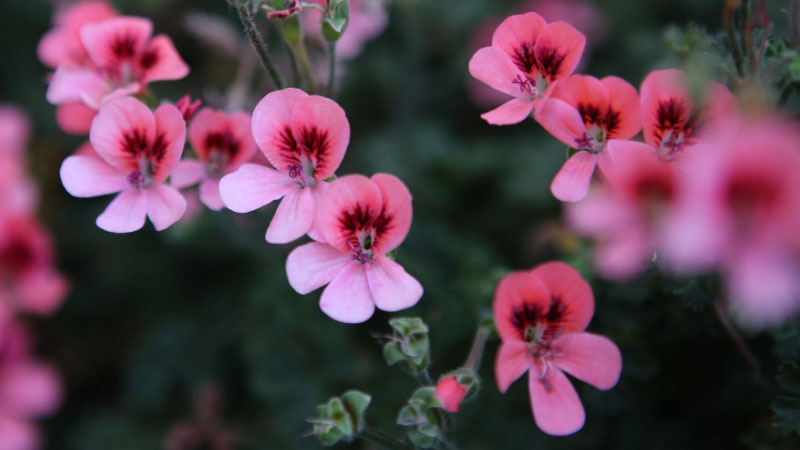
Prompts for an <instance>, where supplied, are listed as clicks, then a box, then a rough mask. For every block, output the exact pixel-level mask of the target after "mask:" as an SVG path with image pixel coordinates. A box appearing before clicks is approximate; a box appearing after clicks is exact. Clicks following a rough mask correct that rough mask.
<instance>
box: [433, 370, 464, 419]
mask: <svg viewBox="0 0 800 450" xmlns="http://www.w3.org/2000/svg"><path fill="white" fill-rule="evenodd" d="M468 390H469V386H463V385H462V384H461V383H459V382H458V377H455V376H451V377H446V378H443V379H441V380H439V382H438V383H436V391H434V395H435V396H436V398H438V399H439V401H440V402H442V405H443V406H442V409H444V410H445V411H447V412H451V413H456V412H458V408H459V406H461V400H463V399H464V396H465V395H467V391H468Z"/></svg>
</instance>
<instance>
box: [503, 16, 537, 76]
mask: <svg viewBox="0 0 800 450" xmlns="http://www.w3.org/2000/svg"><path fill="white" fill-rule="evenodd" d="M545 25H546V22H545V20H544V19H543V18H542V16H540V15H539V14H536V13H534V12H530V13H526V14H517V15H514V16H510V17H508V18H507V19H505V20H504V21H503V23H501V24H500V25H499V26H498V27H497V29H496V30H495V31H494V35H492V47H494V48H496V49H499V50H502V51H503V52H504V53H505V54H506V55H508V57H509V58H513V57H514V56H515V55H516V52H517V51H518V50H519V49H520V48H521V47H522V46H523V45H531V46H532V45H534V44H535V43H536V40H537V39H538V37H539V33H540V32H541V31H542V29H543V28H544V27H545ZM512 78H513V77H512ZM492 87H494V86H492Z"/></svg>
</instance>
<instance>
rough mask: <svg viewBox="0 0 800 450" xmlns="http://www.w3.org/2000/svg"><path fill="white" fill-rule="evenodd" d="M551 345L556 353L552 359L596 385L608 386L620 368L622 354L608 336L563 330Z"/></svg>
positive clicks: (613, 384)
mask: <svg viewBox="0 0 800 450" xmlns="http://www.w3.org/2000/svg"><path fill="white" fill-rule="evenodd" d="M553 346H554V347H556V348H558V351H559V353H560V354H561V355H562V356H559V357H558V358H556V359H553V363H554V364H555V365H556V366H557V367H558V368H559V369H561V370H563V371H565V372H567V373H568V374H570V375H572V376H573V377H575V378H578V379H579V380H581V381H585V382H587V383H589V384H591V385H592V386H594V387H596V388H598V389H603V390H607V389H611V388H612V387H614V386H615V385H616V384H617V381H619V375H620V372H622V355H621V354H620V352H619V348H617V346H616V344H614V343H613V342H611V340H610V339H608V338H606V337H603V336H598V335H596V334H591V333H564V334H562V335H561V336H559V337H558V338H557V339H556V341H555V342H553Z"/></svg>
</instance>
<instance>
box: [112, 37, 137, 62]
mask: <svg viewBox="0 0 800 450" xmlns="http://www.w3.org/2000/svg"><path fill="white" fill-rule="evenodd" d="M111 51H112V53H114V56H116V57H117V59H118V60H119V61H125V60H128V59H131V58H133V57H134V55H135V54H136V37H134V36H133V35H131V34H120V35H117V36H116V37H115V38H114V40H113V41H112V42H111Z"/></svg>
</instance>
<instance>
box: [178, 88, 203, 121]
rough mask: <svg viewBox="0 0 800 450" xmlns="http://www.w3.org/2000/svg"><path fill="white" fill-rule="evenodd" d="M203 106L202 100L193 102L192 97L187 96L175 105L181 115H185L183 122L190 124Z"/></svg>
mask: <svg viewBox="0 0 800 450" xmlns="http://www.w3.org/2000/svg"><path fill="white" fill-rule="evenodd" d="M202 104H203V101H202V100H200V99H199V98H198V99H197V100H195V101H192V97H191V96H189V95H188V94H187V95H185V96H183V97H182V98H181V99H180V100H178V102H177V103H175V107H177V108H178V110H179V111H180V112H181V114H183V120H184V121H186V122H187V123H188V122H189V120H191V119H192V117H193V116H194V113H195V112H196V111H197V109H198V108H200V105H202Z"/></svg>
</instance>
